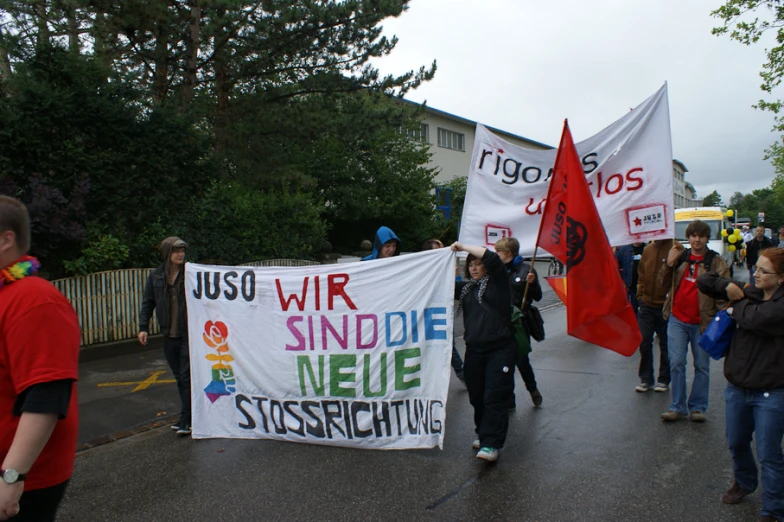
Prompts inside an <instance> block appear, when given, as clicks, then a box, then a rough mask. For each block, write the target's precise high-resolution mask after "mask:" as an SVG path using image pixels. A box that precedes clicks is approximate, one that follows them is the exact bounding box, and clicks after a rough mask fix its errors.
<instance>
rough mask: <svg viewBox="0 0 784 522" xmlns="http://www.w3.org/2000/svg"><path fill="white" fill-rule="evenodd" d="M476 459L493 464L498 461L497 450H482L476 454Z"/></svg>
mask: <svg viewBox="0 0 784 522" xmlns="http://www.w3.org/2000/svg"><path fill="white" fill-rule="evenodd" d="M476 458H478V459H482V460H486V461H488V462H495V461H496V460H498V450H497V449H495V448H487V447H485V448H482V449H480V450H479V453H477V454H476Z"/></svg>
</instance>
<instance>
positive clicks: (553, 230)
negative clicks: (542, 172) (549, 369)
mask: <svg viewBox="0 0 784 522" xmlns="http://www.w3.org/2000/svg"><path fill="white" fill-rule="evenodd" d="M537 242H538V245H539V246H540V247H542V248H543V249H545V250H547V251H548V252H549V253H551V254H552V255H554V256H555V257H557V258H558V260H559V261H561V262H562V263H564V264H566V268H567V270H566V281H567V286H568V288H569V291H568V292H567V293H566V317H567V332H568V333H569V335H571V336H572V337H577V338H578V339H582V340H583V341H587V342H589V343H593V344H596V345H598V346H602V347H604V348H608V349H610V350H613V351H615V352H618V353H620V354H621V355H625V356H627V357H628V356H630V355H632V354H633V353H634V352H635V351H636V350H637V347H638V346H639V345H640V341H641V340H642V337H641V336H640V329H639V327H638V326H637V319H636V317H635V316H634V310H633V309H632V306H631V304H630V303H629V300H628V298H627V296H626V287H625V285H624V283H623V280H622V279H621V277H620V274H619V273H618V263H617V261H616V260H615V256H614V255H613V252H612V248H611V247H610V243H609V241H607V235H606V234H605V232H604V228H603V227H602V222H601V220H600V218H599V213H598V212H597V210H596V203H594V201H593V197H592V196H591V192H590V190H589V189H588V182H587V181H586V180H585V173H584V172H583V166H582V164H581V163H580V157H579V156H578V155H577V149H575V147H574V142H573V141H572V133H571V132H570V131H569V122H568V121H566V122H564V130H563V134H562V136H561V145H560V146H559V147H558V154H557V156H556V157H555V167H554V168H553V177H552V179H551V180H550V188H549V191H548V193H547V204H546V205H545V209H544V214H543V215H542V223H541V225H540V228H539V239H538V241H537Z"/></svg>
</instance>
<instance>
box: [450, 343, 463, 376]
mask: <svg viewBox="0 0 784 522" xmlns="http://www.w3.org/2000/svg"><path fill="white" fill-rule="evenodd" d="M452 369H453V370H454V371H455V375H457V377H458V379H459V378H461V377H462V376H463V359H461V358H460V352H458V351H457V346H456V345H455V341H454V340H452Z"/></svg>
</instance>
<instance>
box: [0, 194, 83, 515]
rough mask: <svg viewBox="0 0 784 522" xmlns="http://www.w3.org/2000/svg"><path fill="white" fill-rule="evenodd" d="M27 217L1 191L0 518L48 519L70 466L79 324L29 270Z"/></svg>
mask: <svg viewBox="0 0 784 522" xmlns="http://www.w3.org/2000/svg"><path fill="white" fill-rule="evenodd" d="M29 247H30V219H29V216H28V214H27V209H26V208H25V206H24V205H23V204H22V203H21V202H19V201H17V200H16V199H13V198H9V197H6V196H0V459H2V464H0V520H9V519H10V520H15V521H18V520H35V521H49V520H54V517H55V513H56V511H57V506H58V505H59V503H60V500H61V499H62V497H63V494H64V493H65V488H66V486H67V484H68V480H69V479H70V478H71V475H72V474H73V466H74V458H75V455H76V437H77V432H78V428H79V416H78V407H77V398H76V380H77V377H78V369H79V344H80V330H79V321H78V319H77V317H76V313H75V312H74V310H73V307H71V305H70V303H69V302H68V300H66V299H65V297H64V296H63V295H62V294H61V293H60V292H58V291H57V289H56V288H54V287H53V286H52V285H51V284H50V283H49V282H47V281H45V280H43V279H41V278H39V277H36V276H35V273H36V271H37V269H38V266H39V265H38V261H37V260H36V259H35V258H33V257H30V256H27V255H26V254H27V251H28V249H29Z"/></svg>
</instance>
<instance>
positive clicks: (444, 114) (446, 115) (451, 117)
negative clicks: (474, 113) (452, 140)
mask: <svg viewBox="0 0 784 522" xmlns="http://www.w3.org/2000/svg"><path fill="white" fill-rule="evenodd" d="M403 101H404V102H406V103H410V104H412V105H417V106H419V107H421V106H423V105H424V104H420V103H416V102H412V101H410V100H406V99H403ZM424 107H425V110H426V111H427V112H429V113H430V114H434V115H436V116H440V117H442V118H446V119H448V120H452V121H455V122H457V123H462V124H464V125H469V126H472V127H476V124H477V122H475V121H473V120H469V119H468V118H463V117H462V116H457V115H455V114H451V113H449V112H445V111H441V110H438V109H434V108H433V107H430V106H429V105H424ZM482 125H484V123H483V124H482ZM485 127H487V128H488V129H490V130H491V131H493V132H494V133H496V134H499V135H501V136H506V137H508V138H514V139H517V140H520V141H524V142H526V143H530V144H531V145H536V146H537V147H543V148H545V149H554V148H555V147H553V146H552V145H547V144H546V143H542V142H539V141H535V140H532V139H530V138H526V137H524V136H519V135H517V134H513V133H511V132H507V131H505V130H501V129H498V128H496V127H491V126H490V125H485Z"/></svg>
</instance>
